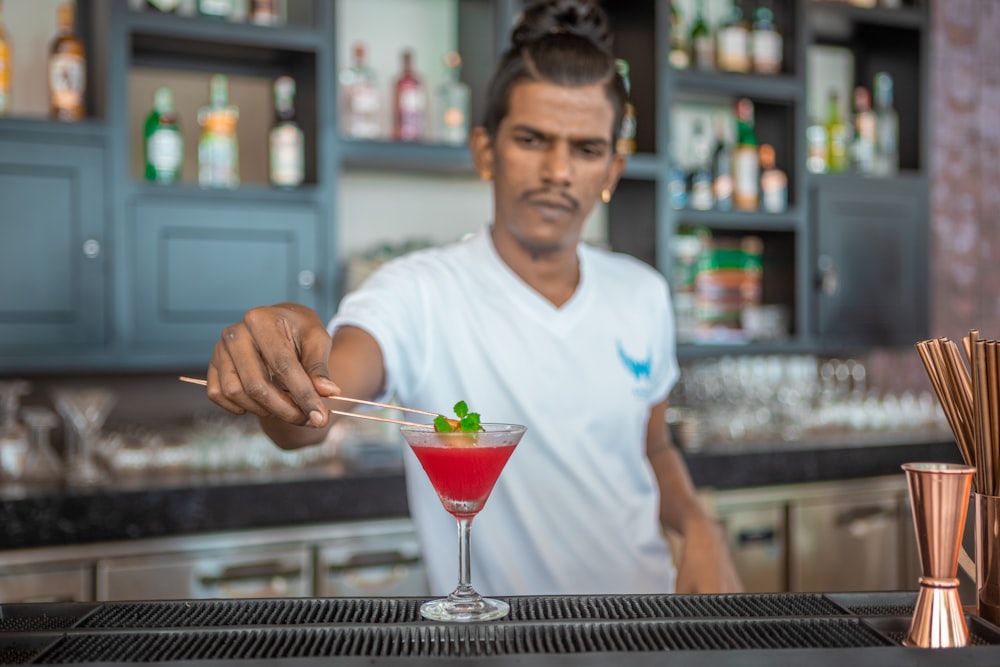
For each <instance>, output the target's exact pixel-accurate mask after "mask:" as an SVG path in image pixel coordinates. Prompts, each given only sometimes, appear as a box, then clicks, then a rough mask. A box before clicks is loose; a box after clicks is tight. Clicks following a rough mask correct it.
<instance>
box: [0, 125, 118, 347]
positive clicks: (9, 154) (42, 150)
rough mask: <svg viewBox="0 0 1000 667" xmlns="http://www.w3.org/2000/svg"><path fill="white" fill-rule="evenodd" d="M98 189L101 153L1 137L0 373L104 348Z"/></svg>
mask: <svg viewBox="0 0 1000 667" xmlns="http://www.w3.org/2000/svg"><path fill="white" fill-rule="evenodd" d="M103 184H104V149H103V148H102V147H101V146H97V145H73V144H70V145H58V144H50V143H27V142H20V141H15V140H9V139H7V138H3V137H0V366H8V365H18V364H17V363H16V361H17V360H19V359H23V358H24V357H25V356H31V355H36V354H38V353H39V351H45V352H46V353H47V354H53V355H55V356H59V355H77V354H81V353H82V354H86V353H89V352H93V351H99V350H100V349H101V348H102V347H103V346H104V344H105V343H106V340H105V338H106V333H105V331H106V327H105V304H106V301H107V296H106V291H105V290H106V285H107V275H106V274H107V262H106V260H105V256H106V249H105V244H106V238H107V233H106V231H107V227H106V216H105V203H104V190H103ZM8 360H9V361H10V362H11V363H10V364H8V363H7V361H8Z"/></svg>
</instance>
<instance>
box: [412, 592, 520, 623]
mask: <svg viewBox="0 0 1000 667" xmlns="http://www.w3.org/2000/svg"><path fill="white" fill-rule="evenodd" d="M509 613H510V605H508V604H507V603H506V602H503V601H502V600H494V599H492V598H483V597H478V596H477V597H476V598H473V599H470V600H455V599H454V598H441V599H439V600H430V601H429V602H425V603H423V604H422V605H420V615H421V616H423V617H424V618H427V619H430V620H432V621H459V622H462V623H468V622H473V621H492V620H494V619H497V618H503V617H504V616H506V615H507V614H509Z"/></svg>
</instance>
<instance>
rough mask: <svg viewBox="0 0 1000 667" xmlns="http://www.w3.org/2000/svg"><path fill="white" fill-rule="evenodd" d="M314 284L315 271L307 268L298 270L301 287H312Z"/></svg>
mask: <svg viewBox="0 0 1000 667" xmlns="http://www.w3.org/2000/svg"><path fill="white" fill-rule="evenodd" d="M315 284H316V274H315V273H313V272H312V271H310V270H309V269H305V270H303V271H299V287H301V288H302V289H312V288H313V286H314V285H315Z"/></svg>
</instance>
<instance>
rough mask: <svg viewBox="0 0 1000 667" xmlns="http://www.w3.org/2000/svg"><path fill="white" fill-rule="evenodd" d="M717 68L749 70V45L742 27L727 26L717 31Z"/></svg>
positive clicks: (729, 70)
mask: <svg viewBox="0 0 1000 667" xmlns="http://www.w3.org/2000/svg"><path fill="white" fill-rule="evenodd" d="M718 39H719V43H718V47H719V56H718V63H719V69H721V70H726V71H727V72H749V71H750V51H749V49H750V45H749V44H748V42H749V40H748V34H747V31H746V30H744V29H743V28H736V27H729V28H723V29H722V30H720V31H719V37H718Z"/></svg>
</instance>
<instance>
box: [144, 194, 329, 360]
mask: <svg viewBox="0 0 1000 667" xmlns="http://www.w3.org/2000/svg"><path fill="white" fill-rule="evenodd" d="M201 199H205V201H199V200H198V198H194V199H193V200H179V199H177V198H174V197H168V198H167V197H165V198H159V197H152V198H150V197H146V198H144V199H142V200H141V201H138V202H136V203H135V204H134V205H133V206H132V207H131V214H130V220H129V221H128V227H129V229H131V230H132V232H131V235H132V237H133V241H132V243H131V244H130V251H131V252H130V253H129V254H130V256H131V261H132V264H133V265H132V266H131V267H130V271H129V273H130V275H133V276H134V278H133V280H132V281H131V284H130V286H129V289H130V290H131V308H130V312H131V315H132V323H131V324H132V327H133V331H132V335H131V336H130V337H129V339H130V341H131V345H132V346H133V347H134V349H133V351H132V354H134V355H136V356H144V355H155V354H156V353H158V352H165V353H171V354H176V353H182V352H189V353H190V354H191V356H192V358H199V359H208V358H209V357H210V356H211V352H212V346H213V344H214V343H215V341H216V340H218V338H219V334H220V333H221V331H222V329H223V328H224V327H225V326H226V325H228V324H232V323H233V322H238V321H239V320H240V318H241V317H242V316H243V313H244V312H246V311H247V310H248V309H249V308H252V307H253V306H257V305H261V304H268V303H278V302H283V301H294V302H297V303H303V304H305V305H307V306H310V307H312V308H317V307H318V306H319V300H318V294H319V293H320V290H321V288H320V286H319V284H318V282H319V281H318V276H319V275H320V274H321V273H322V271H323V269H322V265H321V253H320V252H319V248H318V244H317V243H316V239H317V238H320V237H321V224H322V221H321V218H320V215H319V214H318V212H317V211H316V210H315V209H314V208H312V207H310V206H308V205H303V204H298V203H282V202H271V201H263V202H254V201H246V200H238V201H225V200H223V201H216V199H217V198H204V197H203V198H201Z"/></svg>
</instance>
